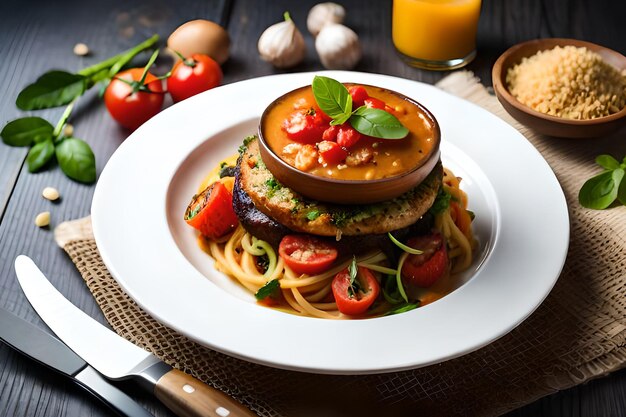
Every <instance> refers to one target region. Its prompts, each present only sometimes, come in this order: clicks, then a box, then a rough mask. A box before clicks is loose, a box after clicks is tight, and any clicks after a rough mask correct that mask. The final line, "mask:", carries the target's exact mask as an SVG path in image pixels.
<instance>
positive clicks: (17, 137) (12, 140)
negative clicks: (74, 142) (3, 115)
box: [0, 117, 54, 146]
mask: <svg viewBox="0 0 626 417" xmlns="http://www.w3.org/2000/svg"><path fill="white" fill-rule="evenodd" d="M53 131H54V127H53V126H52V125H51V124H50V123H49V122H48V121H47V120H44V119H42V118H41V117H23V118H21V119H16V120H13V121H11V122H9V123H7V125H6V126H5V127H4V129H2V132H0V136H2V141H3V142H4V143H6V144H7V145H11V146H30V145H32V143H33V142H41V141H42V140H48V139H50V138H52V132H53Z"/></svg>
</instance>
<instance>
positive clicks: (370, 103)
mask: <svg viewBox="0 0 626 417" xmlns="http://www.w3.org/2000/svg"><path fill="white" fill-rule="evenodd" d="M365 107H368V108H370V109H380V110H385V102H384V101H382V100H379V99H377V98H374V97H370V98H367V99H365Z"/></svg>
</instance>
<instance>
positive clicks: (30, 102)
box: [0, 35, 159, 183]
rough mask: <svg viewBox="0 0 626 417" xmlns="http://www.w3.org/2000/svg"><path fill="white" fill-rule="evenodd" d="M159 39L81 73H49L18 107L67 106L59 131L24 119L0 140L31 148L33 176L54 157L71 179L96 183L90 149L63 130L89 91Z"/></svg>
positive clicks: (10, 126) (29, 88)
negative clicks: (83, 96) (74, 109)
mask: <svg viewBox="0 0 626 417" xmlns="http://www.w3.org/2000/svg"><path fill="white" fill-rule="evenodd" d="M158 39H159V37H158V35H154V36H152V37H151V38H149V39H146V40H145V41H143V42H142V43H140V44H138V45H137V46H135V47H133V48H131V49H129V50H127V51H125V52H123V53H121V54H118V55H115V56H113V57H111V58H109V59H106V60H104V61H102V62H99V63H97V64H95V65H92V66H90V67H87V68H84V69H82V70H80V71H78V72H77V73H76V74H73V73H70V72H66V71H58V70H54V71H49V72H47V73H45V74H43V75H42V76H41V77H39V78H38V79H37V81H35V82H34V83H32V84H30V85H28V86H26V87H25V88H24V89H23V90H22V91H21V92H20V93H19V95H18V96H17V100H16V102H15V104H16V105H17V107H18V108H19V109H21V110H40V109H47V108H51V107H59V106H63V105H66V104H68V106H67V108H66V109H65V111H64V112H63V115H62V116H61V118H60V119H59V121H58V123H57V125H56V127H53V126H52V124H50V123H49V122H48V121H47V120H45V119H42V118H41V117H22V118H20V119H16V120H13V121H11V122H9V123H7V124H6V125H5V126H4V128H3V129H2V131H0V137H2V141H3V142H4V143H6V144H7V145H10V146H32V148H31V149H30V150H29V152H28V154H27V156H26V164H27V165H28V170H29V171H30V172H37V171H39V170H41V169H42V168H43V167H45V166H46V165H47V164H48V162H49V161H51V160H52V159H53V158H54V157H55V156H56V159H57V161H58V162H59V166H60V167H61V170H62V171H63V172H64V173H65V174H66V175H67V176H68V177H70V178H71V179H73V180H75V181H79V182H84V183H92V182H94V181H95V180H96V159H95V156H94V154H93V151H92V150H91V148H90V147H89V145H88V144H87V143H86V142H84V141H82V140H80V139H77V138H73V137H66V136H65V135H64V134H63V128H64V127H65V125H66V124H67V121H68V119H69V117H70V114H71V113H72V110H73V108H74V103H75V102H76V100H78V98H79V97H80V96H82V95H83V94H84V93H85V92H86V91H87V90H88V89H89V88H91V87H93V86H94V85H95V84H96V83H98V82H100V81H104V80H107V79H109V78H112V77H113V76H114V75H115V74H117V72H118V71H119V70H121V69H122V67H123V66H125V65H126V64H128V63H129V62H130V61H131V60H132V59H133V58H134V57H135V56H136V55H137V54H139V53H140V52H142V51H144V50H146V49H148V48H151V47H152V46H154V44H155V43H156V42H157V41H158Z"/></svg>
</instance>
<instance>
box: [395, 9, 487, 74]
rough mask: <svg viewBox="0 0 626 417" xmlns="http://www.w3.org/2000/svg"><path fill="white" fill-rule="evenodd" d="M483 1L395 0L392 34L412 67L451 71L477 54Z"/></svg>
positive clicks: (402, 55)
mask: <svg viewBox="0 0 626 417" xmlns="http://www.w3.org/2000/svg"><path fill="white" fill-rule="evenodd" d="M480 2H481V0H393V12H392V25H391V27H392V37H393V44H394V46H395V47H396V50H397V51H398V53H399V54H400V56H401V57H402V58H403V59H404V60H405V61H406V62H407V63H408V64H409V65H411V66H414V67H417V68H423V69H432V70H450V69H455V68H460V67H462V66H465V65H467V64H468V63H469V62H470V61H472V59H474V57H475V56H476V29H477V27H478V17H479V15H480Z"/></svg>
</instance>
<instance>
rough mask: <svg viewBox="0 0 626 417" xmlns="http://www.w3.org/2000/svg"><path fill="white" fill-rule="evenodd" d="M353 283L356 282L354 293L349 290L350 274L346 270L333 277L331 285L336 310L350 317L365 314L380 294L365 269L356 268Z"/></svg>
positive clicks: (377, 286) (378, 287) (367, 270)
mask: <svg viewBox="0 0 626 417" xmlns="http://www.w3.org/2000/svg"><path fill="white" fill-rule="evenodd" d="M355 281H358V286H357V288H356V291H354V289H352V290H351V289H350V272H348V269H347V268H346V269H344V270H343V271H341V272H339V273H338V274H337V275H335V278H333V282H332V284H331V288H332V290H333V295H334V296H335V302H336V303H337V308H338V309H339V311H341V312H342V313H343V314H348V315H350V316H355V315H359V314H363V313H365V312H366V311H367V309H368V308H370V306H371V305H372V304H373V303H374V301H375V300H376V297H378V293H379V292H380V285H378V281H376V278H374V275H373V274H372V272H371V271H370V270H369V269H367V268H363V267H360V266H359V267H358V274H357V278H356V280H355Z"/></svg>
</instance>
